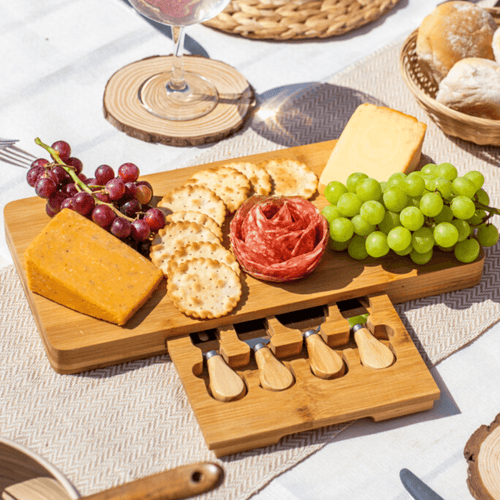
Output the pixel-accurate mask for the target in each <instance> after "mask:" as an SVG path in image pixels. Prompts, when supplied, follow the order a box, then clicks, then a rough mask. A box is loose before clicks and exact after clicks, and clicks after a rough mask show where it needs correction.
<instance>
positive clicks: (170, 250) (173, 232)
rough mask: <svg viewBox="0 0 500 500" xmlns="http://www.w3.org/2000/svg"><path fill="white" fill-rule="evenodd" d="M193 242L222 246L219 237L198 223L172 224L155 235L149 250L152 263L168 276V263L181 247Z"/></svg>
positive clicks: (183, 222) (182, 222)
mask: <svg viewBox="0 0 500 500" xmlns="http://www.w3.org/2000/svg"><path fill="white" fill-rule="evenodd" d="M192 241H209V242H211V243H215V244H218V245H220V240H219V238H217V236H216V235H215V234H214V233H212V231H210V229H207V228H206V227H205V226H202V225H201V224H197V223H196V222H186V221H181V222H172V223H171V224H167V225H166V226H165V227H164V228H162V229H160V230H159V231H158V233H156V234H155V236H154V238H153V241H152V243H151V248H150V250H149V257H150V258H151V262H152V263H153V264H154V265H155V266H156V267H158V268H159V269H161V270H162V271H163V274H164V275H165V276H167V274H168V262H169V260H170V259H171V257H172V255H173V254H174V253H175V252H176V251H177V250H178V249H179V248H181V247H183V246H185V245H186V244H187V243H189V242H192Z"/></svg>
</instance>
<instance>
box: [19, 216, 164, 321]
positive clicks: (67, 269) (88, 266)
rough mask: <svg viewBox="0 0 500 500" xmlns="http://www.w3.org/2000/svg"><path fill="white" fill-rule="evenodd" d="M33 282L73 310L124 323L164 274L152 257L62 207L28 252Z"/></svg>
mask: <svg viewBox="0 0 500 500" xmlns="http://www.w3.org/2000/svg"><path fill="white" fill-rule="evenodd" d="M24 260H25V268H26V274H27V279H28V286H29V288H30V289H31V290H32V291H33V292H35V293H37V294H40V295H43V296H44V297H46V298H48V299H50V300H53V301H54V302H57V303H59V304H62V305H64V306H66V307H69V308H71V309H74V310H75V311H78V312H81V313H84V314H88V315H89V316H93V317H95V318H99V319H103V320H106V321H109V322H111V323H116V324H118V325H124V324H125V323H126V322H127V321H128V320H129V319H130V318H131V317H132V316H133V315H134V314H135V312H136V311H137V310H138V309H139V308H140V307H141V306H142V305H143V304H144V303H145V302H146V300H147V299H148V298H149V297H150V296H151V294H152V293H153V292H154V290H155V289H156V288H157V286H158V285H159V283H160V282H161V281H162V279H163V272H162V271H161V270H160V269H157V268H156V267H155V266H154V265H153V264H152V263H151V262H150V261H149V260H147V259H146V258H145V257H143V256H142V255H140V254H139V253H138V252H137V251H135V250H134V249H132V248H130V247H129V246H128V245H126V244H125V243H123V242H122V241H120V240H118V239H117V238H115V237H114V236H113V235H111V234H110V233H108V232H107V231H106V230H104V229H102V228H100V227H98V226H97V225H96V224H94V223H93V222H92V221H90V220H88V219H86V218H85V217H83V216H81V215H79V214H77V213H76V212H74V211H72V210H69V209H64V210H62V211H61V212H59V213H58V214H57V215H56V216H55V217H54V218H53V219H52V220H51V221H50V222H49V223H48V224H47V226H46V227H45V228H44V230H43V231H42V232H41V233H40V234H39V235H38V236H37V237H36V238H35V239H34V240H33V242H32V243H31V245H30V246H29V247H28V249H27V250H26V252H25V254H24Z"/></svg>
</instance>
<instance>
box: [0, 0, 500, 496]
mask: <svg viewBox="0 0 500 500" xmlns="http://www.w3.org/2000/svg"><path fill="white" fill-rule="evenodd" d="M438 3H441V1H440V0H401V1H400V3H399V4H398V5H397V6H396V8H395V9H394V10H393V11H391V12H389V13H388V14H386V15H385V16H384V17H383V18H381V19H380V20H378V21H376V22H374V23H372V24H369V25H367V26H365V27H363V28H361V29H359V30H356V31H355V32H352V33H348V34H346V35H343V36H340V37H335V38H331V39H326V40H310V41H302V42H293V41H290V42H271V41H257V40H249V39H245V38H239V37H234V36H229V35H226V34H224V33H220V32H218V31H216V30H213V29H210V28H207V27H205V26H194V27H192V28H189V29H188V31H187V40H186V45H187V52H190V53H193V54H202V55H207V56H209V57H211V58H213V59H218V60H221V61H223V62H225V63H227V64H229V65H231V66H233V67H234V68H236V69H237V70H239V71H240V72H241V73H242V74H243V75H244V76H245V77H246V79H247V80H248V81H249V82H250V84H251V85H252V86H253V87H254V89H255V91H256V93H257V95H258V97H259V100H260V101H265V100H266V99H269V98H272V96H273V95H274V94H276V93H277V92H279V91H280V90H282V89H283V88H285V87H287V86H294V85H301V84H304V83H308V82H325V81H328V80H329V79H331V78H332V77H333V76H334V75H335V74H336V73H338V72H339V71H341V70H343V69H345V68H346V67H348V66H349V65H351V64H352V63H354V62H356V61H358V60H361V59H363V58H365V57H366V56H368V55H370V54H371V53H373V52H375V51H377V50H379V49H381V48H382V47H384V46H385V45H387V44H388V43H390V42H391V41H393V40H396V39H399V38H401V37H402V36H404V35H405V34H408V33H410V32H411V31H412V30H413V29H415V28H416V27H418V25H419V24H420V22H421V20H422V19H423V18H424V17H425V15H427V14H428V13H429V12H430V11H431V10H432V9H433V8H434V6H435V5H437V4H438ZM492 3H493V2H490V4H492ZM0 47H1V54H2V56H1V59H0V60H1V77H0V137H2V138H16V139H20V142H19V147H20V148H22V149H24V150H26V151H29V152H31V153H33V154H36V155H37V154H39V153H38V151H40V152H42V150H41V149H40V148H39V147H38V146H36V145H35V144H34V142H33V141H34V138H35V137H40V138H41V139H42V140H43V141H44V142H47V143H51V142H53V141H55V140H58V139H63V140H67V141H68V142H70V144H71V145H72V148H73V154H74V156H78V157H79V158H80V159H81V160H82V161H83V162H84V164H85V170H84V171H85V172H87V173H89V174H90V173H91V172H93V170H94V169H95V167H97V166H98V165H100V164H102V163H108V164H110V165H112V166H116V167H117V166H119V165H120V164H121V163H123V162H125V161H132V162H134V163H136V164H137V165H139V167H140V169H141V172H142V173H143V174H149V173H154V172H159V171H165V170H171V169H176V168H180V167H184V166H187V165H193V164H196V163H197V162H196V158H197V157H198V156H199V155H200V154H202V153H203V152H206V150H207V149H209V148H211V147H212V146H213V145H210V144H209V145H206V146H202V147H190V148H175V147H169V146H164V145H157V144H151V143H145V142H142V141H140V140H137V139H133V138H131V137H129V136H127V135H125V134H123V133H121V132H119V131H118V130H117V129H116V128H114V127H113V126H112V125H111V124H110V123H109V122H107V121H106V120H105V119H104V117H103V112H102V95H103V90H104V86H105V84H106V82H107V80H108V79H109V77H110V76H111V75H112V74H113V73H114V72H115V71H116V70H118V69H119V68H121V67H123V66H124V65H126V64H129V63H131V62H133V61H136V60H139V59H142V58H144V57H147V56H151V55H156V54H168V53H170V52H171V40H170V39H169V38H168V37H167V36H166V35H165V33H164V32H162V31H160V30H158V29H156V28H155V27H153V26H152V25H151V24H150V23H149V22H147V21H146V20H145V19H144V18H142V17H140V16H139V15H138V14H137V13H136V12H135V11H134V10H133V9H132V8H131V7H130V6H129V5H128V3H127V2H126V1H125V0H43V1H38V2H34V1H33V0H17V1H16V2H2V4H1V5H0ZM0 166H1V176H0V204H1V206H2V208H3V207H4V206H5V205H6V204H7V203H8V202H10V201H12V200H16V199H20V198H25V197H30V196H33V194H34V193H33V189H32V188H31V187H30V186H28V185H27V184H26V181H25V175H26V171H25V170H23V169H21V168H19V167H15V166H12V165H8V164H6V163H0ZM0 224H2V228H1V235H2V236H1V237H0V266H5V265H8V264H10V263H12V258H11V256H10V253H9V250H8V248H7V245H6V241H5V237H4V228H3V218H2V219H1V222H0ZM499 333H500V328H497V327H493V328H492V329H491V330H490V331H489V332H487V333H486V334H484V335H483V336H482V337H481V338H480V339H479V340H477V341H476V342H474V343H473V344H471V345H470V346H468V347H466V348H464V349H463V350H461V351H459V352H457V353H455V354H454V355H453V356H451V357H450V358H448V359H447V360H445V361H443V362H442V363H441V364H439V365H438V366H437V368H434V369H433V370H432V373H433V375H434V377H435V379H436V381H437V382H438V384H439V385H440V388H441V390H442V393H443V396H442V398H441V400H440V401H439V402H437V403H436V405H435V407H434V409H433V410H432V411H430V412H425V413H423V414H418V415H413V416H409V417H405V418H399V419H396V420H393V421H388V422H385V423H381V424H378V425H377V426H376V428H375V427H374V426H373V425H370V422H358V423H356V424H355V425H354V426H352V427H351V428H349V429H348V430H347V431H344V432H343V433H341V434H340V436H339V437H338V438H337V439H335V440H334V441H333V442H332V443H330V444H328V445H327V446H326V447H325V448H323V449H322V450H321V451H320V452H318V453H316V454H314V455H312V456H311V457H310V458H308V459H307V460H305V461H304V462H303V463H301V464H299V465H298V466H296V467H295V468H294V469H292V470H290V471H288V472H287V473H285V474H283V475H282V476H280V477H278V478H276V479H274V480H273V481H272V482H271V483H270V484H269V486H267V487H266V488H265V489H264V490H263V491H261V492H260V493H259V494H258V495H257V496H256V498H258V499H259V500H267V499H269V500H270V499H295V498H297V499H312V498H314V499H315V500H320V499H325V500H326V499H329V500H331V499H343V500H344V499H346V498H353V499H364V498H366V499H368V498H369V499H384V500H388V499H404V498H408V495H407V494H406V493H405V492H404V489H403V487H402V485H401V483H400V481H399V470H400V469H401V468H403V467H407V468H410V469H411V470H413V472H415V473H416V474H417V475H419V476H420V477H422V478H423V479H425V480H426V481H427V482H428V483H429V484H431V485H432V486H433V487H434V488H435V489H436V490H437V491H438V492H439V493H440V494H441V495H442V496H443V497H444V498H449V499H451V498H464V499H465V498H471V496H470V493H469V492H468V489H467V486H466V483H465V480H466V462H465V460H464V458H463V447H464V445H465V443H466V441H467V439H468V437H469V436H470V434H471V433H472V432H473V431H474V430H475V429H476V428H477V427H478V426H480V425H481V424H489V423H490V422H491V421H492V420H493V418H494V417H495V415H496V414H497V413H499V412H500V397H499V396H500V389H499V382H500V376H499V375H498V368H497V362H496V359H497V356H498V353H499V348H498V341H497V339H496V337H497V334H499ZM0 404H1V403H0ZM0 411H1V408H0ZM1 431H2V430H1V429H0V435H1ZM63 472H64V471H63Z"/></svg>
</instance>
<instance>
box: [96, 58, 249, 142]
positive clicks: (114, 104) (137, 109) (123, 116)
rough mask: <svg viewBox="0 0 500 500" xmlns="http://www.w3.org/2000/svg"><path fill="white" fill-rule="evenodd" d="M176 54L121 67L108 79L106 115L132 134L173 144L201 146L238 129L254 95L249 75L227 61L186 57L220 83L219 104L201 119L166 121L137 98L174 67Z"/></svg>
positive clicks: (190, 68)
mask: <svg viewBox="0 0 500 500" xmlns="http://www.w3.org/2000/svg"><path fill="white" fill-rule="evenodd" d="M172 59H173V58H172V56H152V57H146V58H144V59H141V60H139V61H135V62H132V63H130V64H128V65H126V66H124V67H122V68H120V69H119V70H117V71H116V72H115V73H114V74H113V75H112V76H111V77H110V78H109V80H108V82H107V83H106V86H105V89H104V95H103V112H104V117H105V118H106V120H108V121H109V122H110V123H111V124H112V125H113V126H114V127H116V128H117V129H118V130H120V131H121V132H124V133H126V134H127V135H129V136H131V137H135V138H136V139H140V140H142V141H146V142H156V143H161V144H167V145H169V146H200V145H203V144H208V143H213V142H217V141H220V140H222V139H224V138H225V137H228V136H230V135H232V134H234V133H235V132H237V131H239V130H240V129H241V128H242V127H243V126H244V124H245V123H246V121H247V119H248V118H249V117H250V116H251V115H252V111H253V109H254V107H255V94H254V91H253V88H252V86H251V85H250V84H249V82H248V81H247V79H246V78H245V77H244V76H243V75H242V74H241V73H240V72H239V71H237V70H236V69H234V68H233V67H231V66H229V65H228V64H226V63H223V62H221V61H217V60H214V59H208V58H205V57H200V56H192V55H187V56H184V69H185V71H187V72H192V73H199V74H202V75H206V77H207V79H208V80H210V81H211V82H212V83H213V84H214V85H215V87H216V89H217V92H218V94H219V102H218V104H217V105H216V106H215V108H214V109H213V110H212V111H211V112H209V113H207V114H206V115H205V116H202V117H201V118H196V119H193V120H184V121H173V120H166V119H164V118H160V117H158V116H155V115H154V114H153V113H150V112H149V111H148V110H147V109H146V108H145V107H144V106H143V105H142V104H141V101H140V100H139V98H138V95H139V90H140V89H141V87H142V86H143V84H144V82H145V81H146V80H147V79H149V78H151V76H153V75H157V74H160V73H162V72H165V71H167V72H168V71H170V68H172Z"/></svg>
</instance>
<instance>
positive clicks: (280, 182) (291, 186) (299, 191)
mask: <svg viewBox="0 0 500 500" xmlns="http://www.w3.org/2000/svg"><path fill="white" fill-rule="evenodd" d="M262 166H263V167H264V168H265V169H266V170H267V171H268V172H269V175H270V176H271V179H272V181H273V195H275V196H302V197H303V198H305V199H306V200H308V199H309V198H312V197H313V196H314V194H315V193H316V191H317V189H318V177H317V176H316V174H315V173H314V172H313V171H312V170H311V169H310V168H309V167H308V166H307V165H306V164H305V163H302V162H300V161H298V160H293V159H290V158H281V159H276V160H269V161H267V162H265V163H264V164H262Z"/></svg>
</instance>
